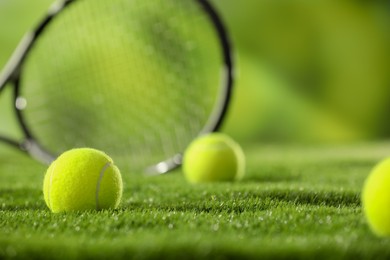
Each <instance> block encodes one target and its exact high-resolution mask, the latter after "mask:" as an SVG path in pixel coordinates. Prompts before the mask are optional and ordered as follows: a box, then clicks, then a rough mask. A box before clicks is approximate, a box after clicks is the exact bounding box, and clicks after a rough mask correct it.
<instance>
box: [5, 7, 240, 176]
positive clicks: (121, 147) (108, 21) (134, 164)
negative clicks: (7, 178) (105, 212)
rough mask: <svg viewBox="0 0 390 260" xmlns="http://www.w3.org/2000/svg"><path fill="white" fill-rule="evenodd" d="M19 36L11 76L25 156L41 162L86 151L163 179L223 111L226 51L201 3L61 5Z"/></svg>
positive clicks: (228, 75)
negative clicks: (20, 45)
mask: <svg viewBox="0 0 390 260" xmlns="http://www.w3.org/2000/svg"><path fill="white" fill-rule="evenodd" d="M102 17H103V18H102ZM26 38H27V40H25V41H24V43H23V47H24V49H23V48H22V51H20V50H19V52H18V53H16V54H15V56H16V57H14V58H13V62H12V66H9V67H13V70H12V71H13V73H12V74H11V73H9V75H12V77H11V76H10V77H9V78H12V79H14V80H13V82H14V85H15V104H16V108H17V114H18V119H19V121H20V123H21V125H22V128H23V131H24V133H25V136H26V140H27V141H26V142H25V143H26V144H27V145H26V146H25V147H26V150H27V151H29V152H30V154H32V155H33V156H34V157H38V158H40V159H41V160H42V161H50V160H52V158H54V157H55V156H56V155H58V154H60V153H62V152H63V151H65V150H68V149H71V148H75V147H93V148H96V149H100V150H103V151H105V152H107V153H108V154H110V155H111V156H112V157H113V158H114V160H115V161H116V163H117V164H118V166H119V167H121V168H124V169H128V170H132V171H143V170H145V169H146V170H147V171H148V172H153V173H165V172H167V171H169V170H171V169H174V168H176V167H177V166H178V165H180V163H181V152H182V151H184V149H185V148H186V146H187V145H188V144H189V143H190V142H191V141H192V140H193V139H194V138H196V137H197V136H198V135H201V134H204V133H207V132H212V131H216V130H217V129H218V128H219V127H220V125H221V123H222V121H223V118H224V116H225V114H226V111H227V107H228V103H229V100H230V97H231V91H232V83H233V63H232V58H231V46H230V42H229V39H228V36H227V33H226V30H225V28H224V26H223V24H222V21H221V20H220V18H219V16H218V15H217V13H216V12H215V10H214V9H213V7H212V6H211V5H210V3H208V2H207V1H205V0H185V1H183V0H155V1H148V2H146V3H145V1H141V0H135V1H127V0H113V1H103V0H97V1H91V0H67V1H63V2H59V3H56V4H55V5H54V6H53V7H52V8H51V9H50V12H49V15H48V16H47V17H46V18H45V19H44V20H43V21H42V23H41V24H40V25H39V26H38V27H37V29H36V30H35V31H34V32H33V33H32V34H29V36H28V37H26ZM26 38H25V39H26ZM26 43H27V44H26ZM8 71H11V70H10V69H8ZM15 72H17V73H15ZM52 155H53V156H52Z"/></svg>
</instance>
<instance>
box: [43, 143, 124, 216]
mask: <svg viewBox="0 0 390 260" xmlns="http://www.w3.org/2000/svg"><path fill="white" fill-rule="evenodd" d="M122 190H123V185H122V177H121V174H120V172H119V169H118V168H117V167H116V166H115V165H114V163H113V161H112V159H111V158H110V157H109V156H108V155H106V154H105V153H103V152H101V151H98V150H95V149H90V148H78V149H72V150H69V151H67V152H65V153H63V154H61V155H60V156H59V157H58V158H57V159H56V160H55V161H54V162H52V164H51V165H50V166H49V168H48V170H47V172H46V175H45V179H44V183H43V194H44V198H45V202H46V205H47V206H48V207H49V208H50V210H51V211H52V212H54V213H57V212H68V211H83V210H100V209H108V208H116V207H117V206H118V205H119V203H120V200H121V197H122Z"/></svg>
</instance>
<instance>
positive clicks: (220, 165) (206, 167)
mask: <svg viewBox="0 0 390 260" xmlns="http://www.w3.org/2000/svg"><path fill="white" fill-rule="evenodd" d="M183 171H184V174H185V177H186V179H187V180H188V181H189V182H192V183H201V182H219V181H235V180H240V179H242V177H243V176H244V172H245V156H244V153H243V151H242V149H241V147H240V145H238V144H237V143H236V142H235V141H234V140H233V139H231V138H230V137H229V136H227V135H225V134H221V133H211V134H208V135H204V136H201V137H199V138H197V139H196V140H194V141H193V142H192V143H191V144H190V145H189V146H188V148H187V150H186V151H185V153H184V158H183Z"/></svg>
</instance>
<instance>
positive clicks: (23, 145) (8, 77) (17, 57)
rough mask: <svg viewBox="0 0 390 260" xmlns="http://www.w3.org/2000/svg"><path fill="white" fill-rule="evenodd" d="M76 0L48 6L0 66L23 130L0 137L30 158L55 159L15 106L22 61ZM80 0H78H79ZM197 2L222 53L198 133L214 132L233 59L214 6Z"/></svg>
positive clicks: (155, 170)
mask: <svg viewBox="0 0 390 260" xmlns="http://www.w3.org/2000/svg"><path fill="white" fill-rule="evenodd" d="M77 1H78V0H60V1H56V2H54V3H53V4H52V5H51V7H50V8H49V10H48V13H47V15H46V16H45V17H44V19H43V20H42V21H41V22H40V23H39V25H38V26H37V27H36V28H35V29H34V30H32V31H30V32H28V33H26V34H25V36H24V37H23V38H22V40H21V41H20V43H19V45H18V46H17V48H16V49H15V51H14V53H13V54H12V56H11V58H10V59H9V61H8V62H7V64H6V65H5V67H4V69H3V70H2V71H1V73H0V94H1V93H2V91H3V90H4V89H5V87H6V86H7V85H10V84H12V85H13V87H14V91H13V100H14V105H13V108H14V112H15V114H16V117H17V120H18V122H19V124H20V127H21V130H22V131H23V134H24V139H23V140H21V141H16V140H14V139H11V138H8V137H5V136H1V135H0V141H2V142H4V143H7V144H9V145H10V146H13V147H14V148H17V149H19V150H21V151H23V152H25V153H27V154H29V155H30V156H31V157H33V158H34V159H36V160H38V161H40V162H42V163H45V164H49V163H50V162H52V161H53V160H54V159H55V155H53V154H51V153H50V152H49V151H48V150H46V149H45V148H43V147H42V146H41V145H40V144H39V141H37V139H36V138H35V137H34V136H33V134H32V133H31V131H30V130H29V127H28V125H27V124H26V121H25V120H24V117H23V107H21V106H18V102H17V101H18V99H19V98H22V97H21V96H20V95H19V94H20V88H21V87H20V78H21V76H22V70H23V68H22V67H23V62H24V60H25V59H26V57H27V56H28V53H29V51H30V50H31V49H32V48H33V47H34V44H35V42H36V39H37V38H38V37H39V36H40V35H41V34H42V33H43V32H44V31H45V29H46V28H47V26H48V25H49V24H50V22H51V21H52V20H53V19H54V18H55V16H57V15H58V14H59V13H60V12H61V11H62V10H64V9H65V8H66V7H68V6H69V5H70V4H72V3H75V2H77ZM79 1H80V0H79ZM194 1H196V2H198V4H200V6H201V8H203V10H204V12H205V13H206V14H207V15H208V17H209V18H210V21H211V23H212V24H213V25H214V28H215V30H216V34H217V36H218V39H219V44H220V45H221V50H222V56H223V63H224V64H223V68H222V69H223V76H224V79H223V80H222V86H220V88H221V89H222V92H221V93H220V95H219V99H218V100H217V104H216V105H215V106H214V109H213V112H212V114H211V115H210V117H209V119H208V122H207V123H206V124H205V126H204V128H203V129H202V130H201V131H200V133H199V136H200V135H203V134H206V133H210V132H215V131H217V130H218V129H220V127H221V125H222V122H223V120H224V118H225V116H226V113H227V110H228V105H229V102H230V100H231V95H232V88H233V81H234V75H233V74H234V71H233V67H234V64H233V59H232V52H231V50H232V46H231V42H230V40H229V36H228V33H227V31H226V28H225V26H224V24H223V22H222V20H221V19H220V16H219V14H218V13H217V12H216V10H215V9H214V7H213V6H212V5H211V4H210V3H209V2H208V0H194ZM181 161H182V153H179V152H178V153H177V154H176V155H174V156H173V157H172V158H169V159H167V160H165V161H161V162H159V163H157V164H155V165H153V166H150V167H147V168H146V170H145V171H146V173H148V174H152V175H155V174H163V173H166V172H169V171H171V170H173V169H176V168H177V167H179V166H180V165H181Z"/></svg>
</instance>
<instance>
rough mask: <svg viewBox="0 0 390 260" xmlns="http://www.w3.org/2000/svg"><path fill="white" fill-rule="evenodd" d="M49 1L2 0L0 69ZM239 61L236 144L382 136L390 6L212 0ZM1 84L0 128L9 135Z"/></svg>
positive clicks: (387, 126)
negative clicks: (227, 30) (223, 22)
mask: <svg viewBox="0 0 390 260" xmlns="http://www.w3.org/2000/svg"><path fill="white" fill-rule="evenodd" d="M51 2H52V1H51V0H34V1H31V0H0V67H1V68H2V67H3V66H4V64H5V63H6V61H7V60H8V59H9V57H10V55H11V53H12V52H13V50H14V49H15V47H16V45H17V43H18V42H19V40H20V39H21V37H22V36H23V34H24V33H25V32H26V31H27V30H29V29H30V28H32V27H33V26H34V25H35V24H37V22H38V21H39V19H40V18H41V17H42V16H43V15H44V14H45V12H46V10H47V8H48V6H49V5H50V3H51ZM212 2H213V4H214V5H215V6H216V7H217V9H218V11H219V13H220V14H221V15H222V17H223V19H224V20H225V22H226V24H227V26H228V28H229V31H230V34H231V38H232V40H233V44H234V46H235V53H234V57H235V61H236V63H237V70H236V76H237V78H236V85H235V92H234V96H233V101H232V104H231V107H230V109H229V114H228V117H227V120H226V122H225V124H224V127H223V131H225V132H227V133H229V134H231V135H232V136H233V137H234V138H236V139H237V140H239V141H241V142H262V143H265V142H283V143H308V142H310V143H313V142H314V143H340V142H357V141H369V140H375V139H387V138H389V137H390V120H389V119H388V116H389V115H390V102H389V101H390V73H389V72H390V45H389V43H390V27H389V26H390V6H389V5H388V3H387V1H362V0H359V1H358V0H356V1H353V0H350V1H348V0H342V1H340V0H337V1H336V0H318V1H308V0H278V1H273V0H241V1H237V0H212ZM10 103H11V102H10V93H9V91H7V92H5V93H3V95H1V97H0V117H1V121H0V122H1V123H0V134H7V135H12V136H17V135H19V133H17V130H16V127H15V123H14V122H13V121H12V118H13V116H12V114H11V113H10V111H9V107H10Z"/></svg>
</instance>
